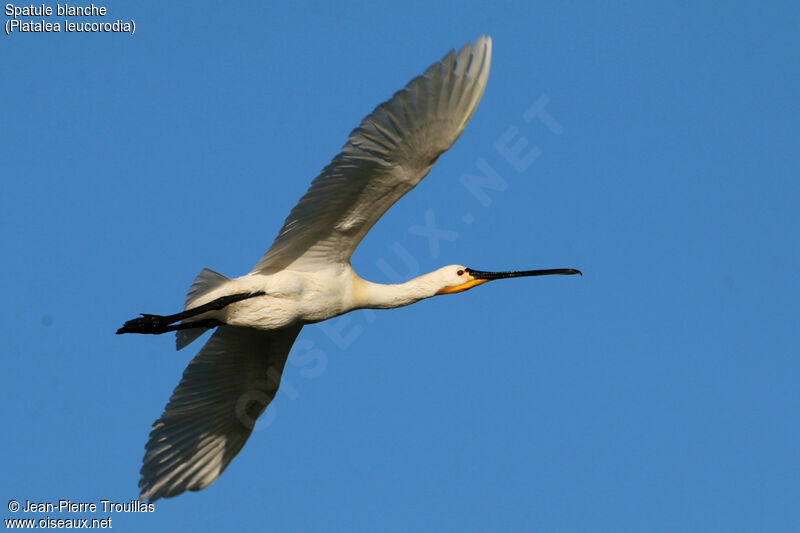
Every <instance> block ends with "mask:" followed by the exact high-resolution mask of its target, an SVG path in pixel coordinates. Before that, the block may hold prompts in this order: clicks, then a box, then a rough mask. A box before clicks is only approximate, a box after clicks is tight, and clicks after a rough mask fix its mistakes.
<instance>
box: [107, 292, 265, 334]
mask: <svg viewBox="0 0 800 533" xmlns="http://www.w3.org/2000/svg"><path fill="white" fill-rule="evenodd" d="M264 294H266V293H265V292H264V291H256V292H245V293H241V294H229V295H228V296H222V297H220V298H217V299H216V300H214V301H212V302H209V303H207V304H203V305H201V306H198V307H194V308H192V309H189V310H187V311H183V312H182V313H176V314H174V315H167V316H162V315H147V314H144V313H142V316H140V317H138V318H134V319H132V320H128V321H127V322H125V323H124V324H123V325H122V327H121V328H119V329H118V330H117V335H120V334H122V333H149V334H151V335H159V334H161V333H166V332H167V331H175V330H178V329H191V328H215V327H217V326H220V325H222V322H220V321H219V320H215V319H213V318H209V319H205V320H197V321H195V322H184V323H182V324H176V322H180V321H181V320H186V319H187V318H190V317H193V316H197V315H201V314H203V313H205V312H207V311H218V310H220V309H223V308H225V307H226V306H228V305H230V304H232V303H236V302H241V301H242V300H247V299H248V298H254V297H256V296H264Z"/></svg>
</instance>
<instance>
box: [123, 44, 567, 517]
mask: <svg viewBox="0 0 800 533" xmlns="http://www.w3.org/2000/svg"><path fill="white" fill-rule="evenodd" d="M491 51H492V40H491V38H490V37H487V36H481V37H480V38H479V39H477V40H476V41H475V43H474V44H467V45H465V46H464V47H463V48H461V50H460V51H459V52H458V53H456V52H455V51H450V53H448V54H447V55H446V56H445V57H444V58H443V59H442V60H441V61H439V62H438V63H434V64H433V65H431V66H430V67H429V68H428V69H427V70H426V71H425V73H424V74H423V75H421V76H418V77H416V78H414V79H413V80H411V81H410V82H409V83H408V85H406V87H405V88H404V89H402V90H401V91H399V92H397V93H395V94H394V96H392V98H390V99H389V100H388V101H386V102H384V103H382V104H380V105H379V106H378V107H376V108H375V110H374V111H373V112H372V113H370V114H369V115H368V116H367V117H366V118H365V119H364V120H363V121H362V122H361V124H360V125H359V126H358V127H357V128H356V129H355V130H353V132H352V133H351V134H350V137H349V138H348V140H347V143H346V144H345V145H344V147H343V148H342V151H341V153H339V155H337V156H336V157H334V158H333V160H332V161H331V162H330V164H328V166H326V167H325V168H324V169H323V170H322V173H321V174H320V175H319V176H317V178H316V179H314V181H313V182H312V183H311V187H310V188H309V189H308V192H306V194H305V195H304V196H303V197H302V198H301V199H300V201H299V202H298V203H297V205H296V206H295V207H294V209H292V211H291V213H289V216H288V217H287V218H286V222H285V223H284V225H283V228H282V229H281V231H280V233H279V234H278V236H277V238H276V239H275V241H274V242H273V243H272V246H271V247H270V248H269V250H268V251H267V253H266V254H265V255H264V257H262V258H261V260H260V261H259V262H258V264H257V265H256V266H255V268H253V270H252V271H251V272H250V273H249V274H246V275H244V276H242V277H239V278H235V279H231V278H227V277H225V276H223V275H222V274H218V273H216V272H214V271H211V270H208V269H204V270H203V271H202V272H201V273H200V274H199V275H198V276H197V278H196V279H195V280H194V283H193V284H192V286H191V288H190V289H189V294H188V295H187V297H186V303H185V306H184V311H183V312H181V313H177V314H174V315H168V316H161V315H142V316H141V317H139V318H135V319H133V320H129V321H127V322H126V323H125V324H124V325H123V327H121V328H120V329H119V330H118V331H117V333H152V334H160V333H164V332H167V331H176V332H177V347H178V349H181V348H183V347H185V346H186V345H188V344H189V343H191V342H192V341H193V340H195V339H196V338H197V337H199V336H200V335H201V334H202V333H203V332H205V331H206V330H207V329H209V328H216V331H215V332H214V334H213V335H212V336H211V338H210V339H209V340H208V342H206V344H205V346H203V348H202V349H201V350H200V352H199V353H198V354H197V356H195V358H194V359H193V360H192V361H191V363H189V366H188V367H187V368H186V370H185V371H184V373H183V378H182V379H181V382H180V383H179V384H178V386H177V387H176V388H175V391H174V392H173V393H172V397H171V398H170V400H169V402H168V403H167V406H166V407H165V409H164V413H163V414H162V415H161V418H159V419H158V420H156V422H155V423H154V424H153V428H152V431H151V432H150V439H149V441H148V443H147V445H146V446H145V449H146V453H145V456H144V459H143V466H142V469H141V476H142V477H141V480H140V481H139V487H140V489H141V494H140V496H139V497H140V499H148V500H150V501H155V500H157V499H159V498H165V497H171V496H176V495H178V494H181V493H183V492H185V491H187V490H192V491H196V490H200V489H203V488H205V487H207V486H208V485H210V484H211V483H212V482H214V480H216V479H217V478H218V477H219V475H220V474H221V473H222V471H223V470H225V468H226V467H227V466H228V464H229V463H230V461H231V460H232V459H233V458H234V457H235V456H236V454H237V453H239V450H241V449H242V446H244V443H245V441H247V438H248V437H249V436H250V433H251V432H252V429H253V425H254V421H255V420H256V419H257V418H258V416H259V415H260V414H261V413H262V412H263V411H264V409H265V408H266V407H267V405H268V404H269V402H270V401H271V400H272V399H273V398H274V396H275V393H276V392H277V390H278V385H279V383H280V377H281V373H282V372H283V367H284V364H285V363H286V358H287V357H288V355H289V350H290V349H291V347H292V344H293V343H294V340H295V338H296V337H297V334H298V333H299V332H300V329H301V328H302V327H303V325H305V324H312V323H315V322H320V321H322V320H327V319H329V318H333V317H335V316H338V315H341V314H343V313H347V312H349V311H353V310H354V309H390V308H394V307H402V306H405V305H409V304H412V303H415V302H418V301H420V300H423V299H425V298H430V297H432V296H436V295H439V294H454V293H459V292H463V291H466V290H468V289H471V288H472V287H476V286H478V285H481V284H483V283H486V282H488V281H491V280H495V279H502V278H513V277H523V276H541V275H549V274H580V271H578V270H576V269H571V268H558V269H548V270H529V271H519V272H484V271H478V270H472V269H470V268H467V267H464V266H461V265H449V266H446V267H443V268H440V269H438V270H435V271H433V272H431V273H429V274H425V275H423V276H420V277H418V278H415V279H412V280H411V281H408V282H406V283H400V284H396V285H382V284H378V283H371V282H369V281H366V280H363V279H361V278H360V277H358V275H357V274H356V273H355V271H353V268H352V267H351V266H350V257H351V256H352V255H353V251H354V250H355V249H356V246H358V243H359V242H361V239H363V238H364V236H365V235H366V234H367V232H368V231H369V230H370V228H372V226H373V225H375V223H376V222H377V221H378V219H379V218H380V217H381V216H382V215H383V214H384V213H385V212H386V210H387V209H389V207H391V206H392V204H394V203H395V202H396V201H397V200H399V199H400V197H402V196H403V195H404V194H406V193H407V192H408V191H409V190H411V189H412V188H413V187H414V186H415V185H416V184H417V183H419V182H420V180H422V178H424V177H425V176H426V175H427V174H428V172H429V171H430V169H431V167H432V166H433V164H434V163H435V162H436V159H437V158H438V157H439V156H440V155H441V154H442V152H444V151H445V150H447V149H448V148H450V146H452V144H453V143H454V142H455V140H456V139H457V138H458V136H459V135H460V134H461V132H462V131H463V130H464V127H465V126H466V124H467V121H468V120H469V118H470V117H471V116H472V113H473V112H474V111H475V108H476V107H477V106H478V102H479V101H480V99H481V96H482V95H483V90H484V88H485V86H486V80H487V79H488V77H489V64H490V59H491Z"/></svg>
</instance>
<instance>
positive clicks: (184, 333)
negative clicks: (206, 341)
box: [175, 268, 230, 350]
mask: <svg viewBox="0 0 800 533" xmlns="http://www.w3.org/2000/svg"><path fill="white" fill-rule="evenodd" d="M227 281H230V278H229V277H227V276H223V275H222V274H220V273H219V272H214V271H213V270H210V269H208V268H204V269H203V270H202V271H201V272H200V273H199V274H198V275H197V277H196V278H194V282H193V283H192V286H191V287H189V293H188V294H187V295H186V303H185V304H184V306H183V308H184V309H188V308H189V305H190V304H191V303H192V302H194V301H195V300H197V299H198V298H199V297H201V296H202V295H204V294H206V293H208V292H210V291H212V290H214V289H216V288H217V287H219V286H220V285H222V284H223V283H225V282H227ZM207 329H208V328H191V329H181V330H178V331H176V332H175V346H176V348H177V349H178V350H180V349H181V348H185V347H186V346H188V345H189V344H191V343H192V342H193V341H194V340H195V339H197V337H199V336H200V335H202V334H203V333H205V332H206V330H207Z"/></svg>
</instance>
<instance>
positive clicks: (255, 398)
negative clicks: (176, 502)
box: [139, 326, 302, 501]
mask: <svg viewBox="0 0 800 533" xmlns="http://www.w3.org/2000/svg"><path fill="white" fill-rule="evenodd" d="M301 328H302V326H294V327H290V328H285V329H281V330H274V331H260V330H256V329H251V328H239V327H233V326H220V327H219V328H217V331H216V332H215V333H214V335H213V336H212V337H211V338H210V339H209V340H208V342H207V343H206V345H205V346H204V347H203V349H202V350H200V353H198V354H197V355H196V356H195V358H194V359H193V360H192V362H191V363H189V366H188V367H186V370H185V371H184V373H183V378H182V379H181V382H180V384H178V386H177V387H176V388H175V391H174V392H173V393H172V397H171V398H170V400H169V403H167V406H166V408H165V409H164V414H162V415H161V418H159V419H158V420H156V421H155V423H154V424H153V429H152V431H151V432H150V440H149V441H148V442H147V445H146V446H145V449H146V453H145V456H144V464H143V465H142V470H141V474H142V478H141V480H140V481H139V488H140V489H141V491H142V492H141V495H140V496H139V498H140V499H148V500H150V501H155V500H157V499H159V498H168V497H171V496H177V495H178V494H181V493H183V492H185V491H187V490H200V489H203V488H205V487H207V486H208V485H210V484H211V483H213V482H214V480H215V479H217V477H219V475H220V474H221V473H222V471H223V470H225V467H226V466H228V463H230V462H231V459H233V458H234V457H235V456H236V454H237V453H239V450H241V449H242V446H244V443H245V442H246V441H247V438H248V437H249V436H250V433H251V432H252V430H253V426H254V425H255V421H256V419H257V418H258V416H259V415H260V414H261V413H262V412H263V411H264V409H265V408H266V406H267V404H269V402H270V401H272V398H274V397H275V393H276V391H277V390H278V385H279V383H280V379H281V373H282V372H283V367H284V365H285V364H286V358H287V356H288V355H289V350H290V349H291V347H292V344H293V343H294V340H295V338H296V337H297V334H298V333H299V332H300V329H301Z"/></svg>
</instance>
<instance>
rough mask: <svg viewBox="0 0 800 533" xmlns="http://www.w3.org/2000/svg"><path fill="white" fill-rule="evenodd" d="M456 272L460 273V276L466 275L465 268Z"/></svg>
mask: <svg viewBox="0 0 800 533" xmlns="http://www.w3.org/2000/svg"><path fill="white" fill-rule="evenodd" d="M456 274H458V275H459V276H463V275H464V271H463V270H459V271H458V272H456Z"/></svg>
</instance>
